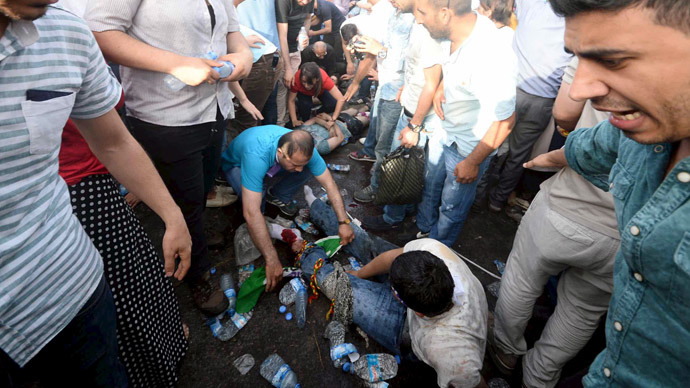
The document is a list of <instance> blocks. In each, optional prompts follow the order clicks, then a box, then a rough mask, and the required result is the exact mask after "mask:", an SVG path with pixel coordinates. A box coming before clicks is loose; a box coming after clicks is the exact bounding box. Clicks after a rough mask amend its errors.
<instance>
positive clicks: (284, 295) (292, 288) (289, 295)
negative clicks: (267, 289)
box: [278, 278, 306, 306]
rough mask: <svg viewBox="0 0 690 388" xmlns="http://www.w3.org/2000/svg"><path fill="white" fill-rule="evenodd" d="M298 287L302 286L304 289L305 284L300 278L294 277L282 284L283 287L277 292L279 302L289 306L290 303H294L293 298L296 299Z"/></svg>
mask: <svg viewBox="0 0 690 388" xmlns="http://www.w3.org/2000/svg"><path fill="white" fill-rule="evenodd" d="M300 288H304V289H305V290H306V286H305V285H304V283H302V280H301V279H299V278H294V279H292V280H290V281H289V282H288V283H287V284H286V285H284V286H283V289H282V290H280V293H279V294H278V299H279V300H280V304H282V305H285V306H290V305H291V304H293V303H295V300H296V299H297V290H298V289H300Z"/></svg>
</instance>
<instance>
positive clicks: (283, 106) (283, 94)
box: [276, 51, 302, 127]
mask: <svg viewBox="0 0 690 388" xmlns="http://www.w3.org/2000/svg"><path fill="white" fill-rule="evenodd" d="M301 63H302V55H301V54H300V52H299V51H295V52H294V53H290V67H291V68H292V74H295V73H297V70H298V69H299V65H300V64H301ZM288 91H289V89H288V88H287V87H286V86H285V83H283V80H282V78H281V79H280V80H279V81H278V96H277V97H276V104H278V123H277V124H278V125H280V126H281V127H284V126H285V123H287V122H288V120H290V118H289V117H288V110H287V97H288Z"/></svg>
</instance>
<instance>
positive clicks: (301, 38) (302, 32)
mask: <svg viewBox="0 0 690 388" xmlns="http://www.w3.org/2000/svg"><path fill="white" fill-rule="evenodd" d="M308 44H309V35H307V29H306V28H304V26H302V27H301V28H300V29H299V35H298V36H297V49H298V50H299V51H302V50H304V49H305V48H307V45H308Z"/></svg>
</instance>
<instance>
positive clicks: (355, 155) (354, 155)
mask: <svg viewBox="0 0 690 388" xmlns="http://www.w3.org/2000/svg"><path fill="white" fill-rule="evenodd" d="M348 156H349V157H350V159H352V160H357V161H360V162H371V163H374V162H375V161H376V158H372V157H371V156H369V155H367V154H365V153H364V152H359V151H352V152H350V154H349V155H348Z"/></svg>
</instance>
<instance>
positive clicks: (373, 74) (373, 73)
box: [367, 69, 379, 81]
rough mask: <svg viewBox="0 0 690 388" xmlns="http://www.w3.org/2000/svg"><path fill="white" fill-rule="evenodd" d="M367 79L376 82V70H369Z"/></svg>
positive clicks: (377, 78)
mask: <svg viewBox="0 0 690 388" xmlns="http://www.w3.org/2000/svg"><path fill="white" fill-rule="evenodd" d="M367 78H369V79H370V80H372V81H378V80H379V72H378V71H376V69H369V72H368V73H367Z"/></svg>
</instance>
